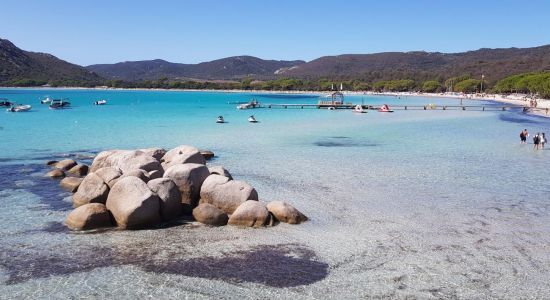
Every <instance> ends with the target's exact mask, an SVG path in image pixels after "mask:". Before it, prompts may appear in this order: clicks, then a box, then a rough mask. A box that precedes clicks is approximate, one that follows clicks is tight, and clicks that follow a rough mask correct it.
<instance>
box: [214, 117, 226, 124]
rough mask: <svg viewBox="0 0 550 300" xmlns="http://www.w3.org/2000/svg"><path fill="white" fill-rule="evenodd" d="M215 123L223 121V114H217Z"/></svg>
mask: <svg viewBox="0 0 550 300" xmlns="http://www.w3.org/2000/svg"><path fill="white" fill-rule="evenodd" d="M216 123H225V120H224V119H223V116H218V118H217V119H216Z"/></svg>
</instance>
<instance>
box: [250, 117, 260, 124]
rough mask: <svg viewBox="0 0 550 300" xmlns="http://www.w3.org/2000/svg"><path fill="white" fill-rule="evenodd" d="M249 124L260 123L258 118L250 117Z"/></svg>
mask: <svg viewBox="0 0 550 300" xmlns="http://www.w3.org/2000/svg"><path fill="white" fill-rule="evenodd" d="M248 122H250V123H258V120H256V118H255V117H254V116H250V117H248Z"/></svg>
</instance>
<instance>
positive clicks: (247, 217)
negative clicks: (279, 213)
mask: <svg viewBox="0 0 550 300" xmlns="http://www.w3.org/2000/svg"><path fill="white" fill-rule="evenodd" d="M271 222H272V220H271V214H270V213H269V211H268V210H267V208H266V207H265V204H263V203H261V202H259V201H254V200H248V201H246V202H244V203H243V204H241V205H239V207H237V209H236V210H235V211H234V212H233V214H232V215H231V217H229V221H228V224H229V225H236V226H245V227H261V226H266V225H269V224H271Z"/></svg>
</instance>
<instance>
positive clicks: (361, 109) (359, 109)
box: [353, 105, 367, 114]
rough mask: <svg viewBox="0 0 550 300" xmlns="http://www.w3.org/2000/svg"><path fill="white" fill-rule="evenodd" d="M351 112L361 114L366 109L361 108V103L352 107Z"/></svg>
mask: <svg viewBox="0 0 550 300" xmlns="http://www.w3.org/2000/svg"><path fill="white" fill-rule="evenodd" d="M353 112H354V113H361V114H364V113H366V112H367V111H366V110H364V109H363V106H362V105H356V106H355V107H354V108H353Z"/></svg>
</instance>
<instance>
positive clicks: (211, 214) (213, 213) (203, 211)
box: [193, 203, 228, 226]
mask: <svg viewBox="0 0 550 300" xmlns="http://www.w3.org/2000/svg"><path fill="white" fill-rule="evenodd" d="M193 217H194V218H195V220H197V221H198V222H201V223H203V224H207V225H212V226H224V225H226V224H227V220H228V217H227V214H226V213H224V212H223V211H222V210H221V209H219V208H217V207H215V206H214V205H212V204H209V203H201V204H199V206H197V207H195V209H193Z"/></svg>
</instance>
